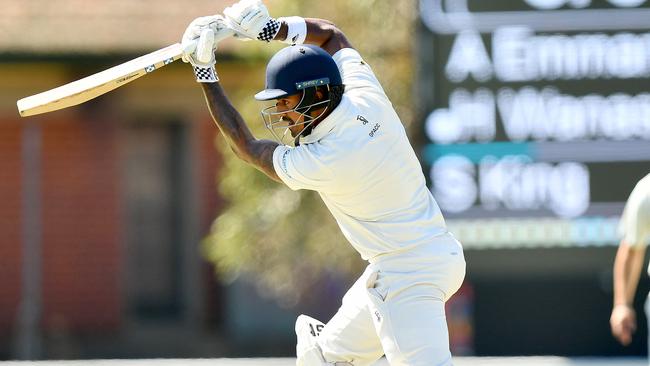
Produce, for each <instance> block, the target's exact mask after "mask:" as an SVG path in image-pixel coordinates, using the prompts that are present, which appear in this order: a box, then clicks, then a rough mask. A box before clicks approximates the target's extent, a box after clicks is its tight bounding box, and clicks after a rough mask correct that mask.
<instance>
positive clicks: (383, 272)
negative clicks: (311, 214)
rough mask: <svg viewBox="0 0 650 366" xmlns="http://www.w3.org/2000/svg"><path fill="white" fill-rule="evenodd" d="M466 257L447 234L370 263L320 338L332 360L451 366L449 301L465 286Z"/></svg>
mask: <svg viewBox="0 0 650 366" xmlns="http://www.w3.org/2000/svg"><path fill="white" fill-rule="evenodd" d="M464 277H465V258H464V255H463V249H462V246H461V245H460V243H459V242H458V241H457V240H456V239H455V238H454V237H453V236H452V235H451V234H444V235H441V236H439V237H437V238H436V240H435V241H434V242H432V243H431V244H430V245H426V246H421V247H417V248H416V249H412V250H409V251H407V252H401V253H398V254H392V255H390V256H381V258H377V259H375V260H371V263H370V265H368V267H367V268H366V270H365V271H364V273H363V274H362V275H361V277H360V278H359V279H358V280H357V281H356V282H355V283H354V285H353V286H352V287H351V288H350V289H349V290H348V292H347V293H346V294H345V296H344V297H343V301H342V305H341V307H340V308H339V310H338V312H337V313H336V314H335V315H334V317H333V318H332V319H331V320H330V321H329V322H328V323H327V324H326V325H325V327H324V328H323V331H322V332H321V334H320V336H319V337H318V338H317V339H318V345H319V346H320V348H321V350H322V352H323V357H324V358H325V360H326V361H327V362H349V363H350V364H352V365H354V366H364V365H370V364H372V363H373V362H375V361H376V360H378V359H379V358H380V357H381V356H382V355H384V354H385V355H386V358H387V360H388V362H389V363H390V365H391V366H402V365H408V366H438V365H451V364H452V363H451V353H450V351H449V335H448V332H447V320H446V317H445V307H444V306H445V301H447V300H448V299H449V298H450V297H451V295H453V294H454V293H455V292H456V291H457V290H458V288H459V287H460V286H461V284H462V282H463V279H464Z"/></svg>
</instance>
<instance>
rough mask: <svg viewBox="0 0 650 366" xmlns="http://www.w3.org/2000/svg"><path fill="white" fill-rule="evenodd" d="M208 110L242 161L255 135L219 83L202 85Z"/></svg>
mask: <svg viewBox="0 0 650 366" xmlns="http://www.w3.org/2000/svg"><path fill="white" fill-rule="evenodd" d="M201 87H202V89H203V94H204V95H205V99H206V103H207V104H208V109H209V110H210V114H211V115H212V119H213V120H214V122H215V124H216V125H217V127H219V131H221V134H222V135H223V136H224V138H225V139H226V141H227V142H228V145H230V148H231V149H232V150H233V151H234V152H235V154H237V156H239V157H241V158H242V159H243V158H244V156H245V155H246V154H245V153H244V150H245V146H246V143H247V141H249V140H253V139H254V137H253V134H252V133H251V131H250V129H249V128H248V126H247V125H246V123H245V122H244V120H243V118H242V117H241V115H240V114H239V112H237V110H236V109H235V108H234V107H233V105H232V104H231V103H230V100H228V97H227V96H226V95H225V93H224V91H223V88H221V85H219V83H201Z"/></svg>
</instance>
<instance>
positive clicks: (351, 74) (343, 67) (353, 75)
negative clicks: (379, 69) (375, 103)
mask: <svg viewBox="0 0 650 366" xmlns="http://www.w3.org/2000/svg"><path fill="white" fill-rule="evenodd" d="M332 58H333V59H334V61H335V62H336V65H337V66H338V67H339V71H340V72H341V78H342V79H343V84H345V91H346V92H348V91H350V90H354V89H358V88H370V89H374V90H376V91H378V92H380V93H381V94H383V95H385V93H384V89H383V88H382V87H381V84H380V83H379V80H377V77H376V76H375V74H374V73H373V72H372V69H371V68H370V66H369V65H368V64H367V63H366V62H365V61H364V60H363V58H361V55H360V54H359V52H357V51H356V50H355V49H352V48H343V49H341V50H339V51H338V52H336V53H335V54H334V56H332Z"/></svg>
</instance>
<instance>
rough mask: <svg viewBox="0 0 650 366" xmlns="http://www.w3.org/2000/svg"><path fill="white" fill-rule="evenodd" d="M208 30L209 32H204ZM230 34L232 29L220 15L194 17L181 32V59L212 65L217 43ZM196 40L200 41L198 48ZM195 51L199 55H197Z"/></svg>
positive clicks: (206, 65)
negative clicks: (183, 31)
mask: <svg viewBox="0 0 650 366" xmlns="http://www.w3.org/2000/svg"><path fill="white" fill-rule="evenodd" d="M208 30H209V31H210V32H206V31H208ZM232 35H233V31H232V30H231V29H230V28H229V26H228V24H227V23H226V21H225V19H224V18H223V17H222V16H221V15H212V16H206V17H200V18H196V19H194V20H193V21H192V22H191V23H190V25H189V26H188V27H187V29H186V30H185V33H184V34H183V40H182V45H183V58H182V59H183V61H184V62H189V63H191V64H192V65H194V66H200V67H208V66H212V65H214V63H215V60H214V51H216V49H217V45H218V43H219V42H220V41H222V40H224V39H226V38H228V37H230V36H232ZM197 42H199V43H201V47H200V48H197V46H196V44H197ZM197 53H198V54H199V55H200V56H201V57H197Z"/></svg>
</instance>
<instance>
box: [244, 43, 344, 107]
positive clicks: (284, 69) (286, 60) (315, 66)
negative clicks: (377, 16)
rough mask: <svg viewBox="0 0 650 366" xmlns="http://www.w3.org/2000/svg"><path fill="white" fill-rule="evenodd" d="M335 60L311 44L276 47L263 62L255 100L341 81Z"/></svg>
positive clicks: (340, 82) (269, 98) (276, 97)
mask: <svg viewBox="0 0 650 366" xmlns="http://www.w3.org/2000/svg"><path fill="white" fill-rule="evenodd" d="M342 83H343V82H342V81H341V73H340V72H339V69H338V67H337V66H336V62H334V59H333V58H332V56H330V55H329V54H328V53H327V52H325V50H323V49H322V48H320V47H317V46H312V45H295V46H289V47H285V48H283V49H281V50H280V51H278V52H277V53H276V54H275V55H274V56H273V57H272V58H271V60H270V61H269V63H268V65H267V66H266V86H265V89H264V90H262V91H261V92H259V93H257V94H255V99H257V100H271V99H278V98H282V97H285V96H287V95H292V94H296V93H298V92H300V91H302V90H304V89H305V88H309V87H315V86H320V85H341V84H342Z"/></svg>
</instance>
